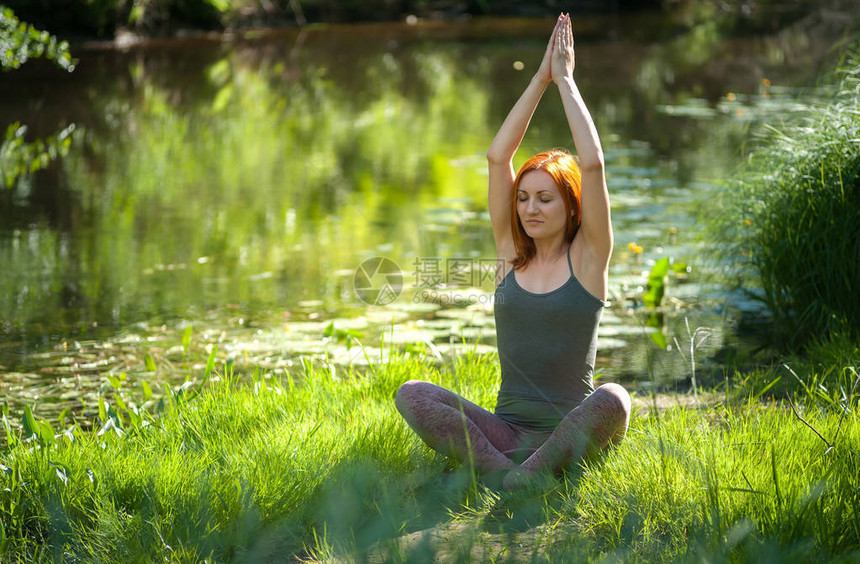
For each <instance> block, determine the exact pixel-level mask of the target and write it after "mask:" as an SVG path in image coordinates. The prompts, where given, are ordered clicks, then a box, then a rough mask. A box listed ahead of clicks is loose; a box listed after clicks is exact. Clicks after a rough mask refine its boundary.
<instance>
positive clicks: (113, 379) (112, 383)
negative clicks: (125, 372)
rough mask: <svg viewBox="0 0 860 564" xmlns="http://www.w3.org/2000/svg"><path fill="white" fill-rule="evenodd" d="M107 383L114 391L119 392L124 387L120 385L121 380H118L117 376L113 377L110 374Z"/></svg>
mask: <svg viewBox="0 0 860 564" xmlns="http://www.w3.org/2000/svg"><path fill="white" fill-rule="evenodd" d="M107 381H108V383H109V384H110V387H111V388H113V389H114V390H118V389H120V388H121V387H122V384H121V383H120V381H119V378H117V377H116V376H111V375H110V374H108V376H107Z"/></svg>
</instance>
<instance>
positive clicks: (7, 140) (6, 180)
mask: <svg viewBox="0 0 860 564" xmlns="http://www.w3.org/2000/svg"><path fill="white" fill-rule="evenodd" d="M74 131H75V124H71V125H69V126H68V127H66V128H65V129H63V130H62V131H60V132H58V133H56V134H54V135H51V136H50V137H48V138H46V139H37V140H35V141H32V142H29V143H28V142H27V141H25V140H24V136H25V135H26V133H27V126H26V125H21V124H20V123H17V122H15V123H12V124H10V125H9V126H8V127H7V128H6V134H5V136H4V138H3V140H2V144H0V187H4V186H5V187H11V186H13V185H14V184H15V181H16V180H17V178H18V177H19V176H22V175H25V174H30V173H33V172H36V171H38V170H42V169H43V168H45V167H47V166H48V165H49V164H50V162H51V161H53V160H54V159H56V158H57V157H58V156H61V155H65V154H66V153H68V151H69V147H70V146H71V142H72V139H71V138H72V134H73V133H74Z"/></svg>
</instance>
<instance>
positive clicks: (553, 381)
mask: <svg viewBox="0 0 860 564" xmlns="http://www.w3.org/2000/svg"><path fill="white" fill-rule="evenodd" d="M567 266H568V268H569V269H570V278H569V279H568V281H567V282H565V283H564V285H562V286H561V287H559V288H556V289H555V290H553V291H551V292H547V293H545V294H535V293H532V292H529V291H527V290H524V289H523V288H521V287H520V285H519V284H517V280H516V277H515V276H514V270H513V269H511V270H510V272H508V274H507V275H506V276H505V278H504V279H503V280H502V282H501V284H499V286H498V287H497V288H496V292H495V296H494V297H495V306H494V307H495V317H496V337H497V343H498V349H499V360H500V362H501V368H502V385H501V388H500V389H499V395H498V399H497V400H496V415H498V416H499V417H501V418H502V419H504V420H505V421H508V422H509V423H513V424H514V425H518V426H520V427H523V428H525V429H528V430H533V431H552V430H553V429H555V427H556V426H557V425H558V423H559V422H560V421H561V420H562V418H564V416H565V415H567V414H568V412H569V411H570V410H571V409H573V408H574V407H576V406H577V405H579V403H580V402H581V401H582V400H583V399H584V398H585V397H586V396H587V395H588V394H590V393H591V392H592V391H594V384H593V381H592V378H593V375H594V358H595V354H596V352H597V325H598V323H600V315H601V313H602V312H603V308H604V306H605V305H606V304H605V302H604V301H603V300H600V299H598V298H597V297H595V296H594V295H593V294H591V293H589V292H588V290H586V289H585V288H583V287H582V284H580V283H579V280H577V279H576V277H575V276H574V275H573V265H571V263H570V253H568V255H567Z"/></svg>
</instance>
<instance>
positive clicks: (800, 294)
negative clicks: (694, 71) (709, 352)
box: [713, 46, 860, 351]
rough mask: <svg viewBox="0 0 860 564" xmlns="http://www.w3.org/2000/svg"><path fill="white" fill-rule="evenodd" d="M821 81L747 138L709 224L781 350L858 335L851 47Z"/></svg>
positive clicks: (857, 184) (856, 96)
mask: <svg viewBox="0 0 860 564" xmlns="http://www.w3.org/2000/svg"><path fill="white" fill-rule="evenodd" d="M831 82H832V83H833V84H834V85H833V87H832V95H831V96H830V98H829V99H827V100H825V101H823V102H821V101H816V102H812V103H809V104H808V105H807V108H806V109H805V110H804V111H803V112H800V113H798V114H795V115H794V116H792V117H790V118H788V119H787V121H785V122H784V123H773V124H770V126H769V127H768V129H767V130H766V131H765V132H764V135H761V136H759V138H758V139H757V140H756V141H755V142H754V143H753V151H752V152H751V153H750V155H749V156H748V158H747V160H746V162H745V163H744V165H743V166H742V167H741V169H740V171H739V173H738V174H737V175H736V176H735V179H734V180H733V181H732V183H731V184H730V186H729V189H728V190H727V193H726V197H725V202H724V206H723V211H722V213H721V216H722V217H721V220H720V221H718V222H716V229H715V230H714V231H713V234H714V240H715V241H717V246H720V247H722V249H723V251H724V255H723V256H724V257H725V259H726V262H727V263H729V264H731V265H732V268H733V269H734V271H735V273H736V274H737V275H738V277H739V280H740V281H741V283H742V285H743V286H744V288H745V289H746V290H747V291H748V292H750V293H752V294H753V295H754V296H755V297H756V298H757V299H758V300H760V301H761V303H762V304H763V305H764V307H765V308H766V310H767V312H768V313H769V315H770V316H771V323H770V332H771V341H772V342H773V343H775V344H778V346H780V347H782V348H783V349H784V350H786V349H787V350H789V351H793V350H796V349H802V348H805V347H808V346H810V345H811V344H814V343H815V342H818V341H821V342H826V341H827V340H828V339H829V338H830V337H834V338H835V339H836V340H839V341H841V342H849V343H850V342H852V341H853V342H854V343H857V342H858V339H860V300H858V299H857V287H856V283H857V280H860V239H858V238H857V237H856V233H858V232H860V213H858V211H857V210H858V208H860V142H858V139H860V113H858V112H857V111H856V109H857V107H858V104H860V48H858V47H856V46H855V48H854V49H853V50H852V51H849V52H848V55H847V56H846V57H845V59H844V61H843V63H842V64H841V65H840V68H839V69H837V70H836V72H835V73H834V75H833V77H832V78H831ZM822 340H823V341H822Z"/></svg>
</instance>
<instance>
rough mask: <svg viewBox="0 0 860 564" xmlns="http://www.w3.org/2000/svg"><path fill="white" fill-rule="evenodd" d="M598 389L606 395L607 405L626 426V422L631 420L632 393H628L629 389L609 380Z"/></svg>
mask: <svg viewBox="0 0 860 564" xmlns="http://www.w3.org/2000/svg"><path fill="white" fill-rule="evenodd" d="M597 391H599V392H600V393H601V395H602V396H604V398H605V400H606V403H607V407H609V408H610V409H611V410H612V412H613V414H614V415H615V417H617V418H618V419H619V420H623V422H624V424H625V426H626V423H627V422H628V421H629V420H630V406H631V401H630V394H628V393H627V390H625V389H624V387H623V386H620V385H619V384H616V383H614V382H609V383H606V384H603V385H602V386H600V387H599V388H597Z"/></svg>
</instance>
